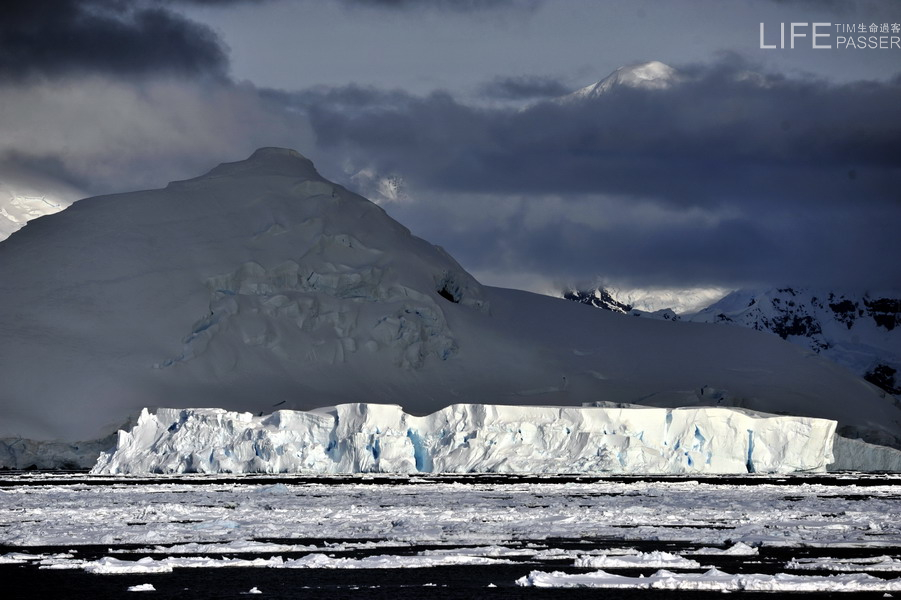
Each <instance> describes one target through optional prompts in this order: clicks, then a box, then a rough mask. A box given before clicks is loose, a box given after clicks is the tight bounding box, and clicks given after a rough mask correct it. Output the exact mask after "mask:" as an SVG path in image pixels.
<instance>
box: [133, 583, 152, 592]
mask: <svg viewBox="0 0 901 600" xmlns="http://www.w3.org/2000/svg"><path fill="white" fill-rule="evenodd" d="M127 591H129V592H155V591H156V588H155V587H153V584H152V583H139V584H138V585H132V586H130V587H129V588H128V590H127Z"/></svg>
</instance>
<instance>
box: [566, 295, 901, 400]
mask: <svg viewBox="0 0 901 600" xmlns="http://www.w3.org/2000/svg"><path fill="white" fill-rule="evenodd" d="M564 297H565V298H566V299H568V300H573V301H576V302H580V303H583V304H589V305H591V306H594V307H597V308H603V309H606V310H610V311H613V312H619V313H627V314H631V315H634V316H643V317H651V318H660V319H666V320H674V321H678V320H681V321H689V322H696V323H725V324H730V325H739V326H741V327H747V328H750V329H755V330H757V331H766V332H769V333H773V334H776V335H778V336H779V337H781V338H782V339H784V340H788V341H789V342H792V343H793V344H796V345H798V346H801V347H803V348H806V349H808V350H811V351H813V352H816V353H818V354H820V355H822V356H825V357H827V358H829V359H831V360H834V361H835V362H837V363H839V364H841V365H843V366H845V367H847V368H848V369H850V370H851V371H853V372H854V373H856V374H858V375H859V376H861V377H864V378H865V379H867V380H868V381H870V382H872V383H874V384H876V385H877V386H879V387H880V388H882V389H884V390H886V391H888V392H889V393H892V394H896V395H897V394H901V292H897V291H894V292H892V291H884V292H862V293H854V292H848V291H844V292H838V291H829V290H824V289H807V288H790V287H785V288H770V289H762V290H738V291H734V292H732V293H730V294H727V295H726V296H724V297H723V298H721V299H720V300H718V301H716V302H714V303H712V304H710V305H709V306H707V307H705V308H703V309H701V310H699V311H697V312H685V311H680V310H676V311H673V310H666V309H661V310H656V311H647V310H641V309H637V308H636V307H635V306H634V305H633V304H631V303H630V302H629V300H631V298H630V296H628V295H623V294H621V293H619V292H618V291H617V290H614V289H608V288H603V287H599V288H596V289H592V290H569V291H567V292H565V293H564Z"/></svg>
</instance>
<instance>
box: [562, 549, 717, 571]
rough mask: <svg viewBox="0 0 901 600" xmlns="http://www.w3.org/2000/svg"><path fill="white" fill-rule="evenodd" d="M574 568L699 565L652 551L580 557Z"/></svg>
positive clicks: (691, 566)
mask: <svg viewBox="0 0 901 600" xmlns="http://www.w3.org/2000/svg"><path fill="white" fill-rule="evenodd" d="M574 566H576V567H591V568H607V569H645V568H647V569H662V568H667V569H699V568H701V563H699V562H697V561H694V560H691V559H688V558H683V557H681V556H679V555H678V554H670V553H669V552H661V551H659V550H654V551H653V552H639V553H638V554H634V555H631V556H607V555H601V556H580V557H578V558H577V559H576V562H575V565H574Z"/></svg>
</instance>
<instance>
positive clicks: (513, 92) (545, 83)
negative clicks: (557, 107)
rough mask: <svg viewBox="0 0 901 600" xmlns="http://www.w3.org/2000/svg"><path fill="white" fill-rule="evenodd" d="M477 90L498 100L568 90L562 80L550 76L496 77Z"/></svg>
mask: <svg viewBox="0 0 901 600" xmlns="http://www.w3.org/2000/svg"><path fill="white" fill-rule="evenodd" d="M479 92H480V94H481V95H482V96H484V97H486V98H497V99H499V100H534V99H536V98H553V97H555V96H562V95H564V94H566V93H567V92H569V88H567V87H566V85H564V84H563V82H561V81H559V80H557V79H553V78H551V77H537V76H526V75H524V76H521V77H496V78H495V79H493V80H492V81H490V82H488V83H485V84H483V85H482V86H480V88H479Z"/></svg>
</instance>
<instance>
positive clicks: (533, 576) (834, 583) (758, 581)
mask: <svg viewBox="0 0 901 600" xmlns="http://www.w3.org/2000/svg"><path fill="white" fill-rule="evenodd" d="M516 583H517V585H520V586H524V587H546V588H574V587H590V588H607V589H641V590H691V591H702V590H707V591H719V592H738V591H749V592H751V591H753V592H894V591H901V579H891V580H884V579H879V578H877V577H873V576H872V575H865V574H864V575H857V574H850V575H829V576H827V577H818V576H807V575H788V574H785V573H778V574H776V575H763V574H759V573H742V574H739V575H731V574H729V573H725V572H723V571H720V570H719V569H710V570H709V571H707V572H706V573H673V572H671V571H665V570H660V571H657V572H656V573H654V574H653V575H651V576H649V577H627V576H624V575H614V574H612V573H607V572H606V571H595V572H593V573H580V574H569V573H562V572H560V571H554V572H552V573H546V572H543V571H532V572H531V573H529V574H528V575H526V576H525V577H521V578H519V579H517V580H516Z"/></svg>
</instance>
